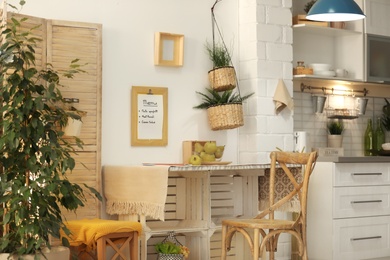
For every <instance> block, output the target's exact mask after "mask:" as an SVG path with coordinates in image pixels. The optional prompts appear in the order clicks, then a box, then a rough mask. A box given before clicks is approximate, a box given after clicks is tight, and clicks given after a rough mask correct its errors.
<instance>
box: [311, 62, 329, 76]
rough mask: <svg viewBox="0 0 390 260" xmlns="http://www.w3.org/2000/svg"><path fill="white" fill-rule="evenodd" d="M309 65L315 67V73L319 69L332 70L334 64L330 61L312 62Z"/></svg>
mask: <svg viewBox="0 0 390 260" xmlns="http://www.w3.org/2000/svg"><path fill="white" fill-rule="evenodd" d="M309 67H310V68H312V69H313V72H314V74H317V73H316V72H319V71H330V70H332V65H331V64H328V63H311V64H309Z"/></svg>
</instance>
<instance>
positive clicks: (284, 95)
mask: <svg viewBox="0 0 390 260" xmlns="http://www.w3.org/2000/svg"><path fill="white" fill-rule="evenodd" d="M274 103H275V113H276V114H279V113H280V112H281V111H282V110H283V109H284V108H285V107H288V109H290V110H291V111H292V110H293V109H294V101H293V100H292V98H291V96H290V93H289V92H288V90H287V88H286V85H285V84H284V81H283V80H282V79H279V82H278V85H277V87H276V90H275V94H274Z"/></svg>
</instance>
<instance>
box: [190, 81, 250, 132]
mask: <svg viewBox="0 0 390 260" xmlns="http://www.w3.org/2000/svg"><path fill="white" fill-rule="evenodd" d="M206 91H207V92H208V94H205V93H202V92H196V93H197V94H199V95H201V96H202V99H203V102H202V103H201V104H199V105H197V106H195V107H194V108H197V109H207V116H208V121H209V125H210V127H211V130H214V131H216V130H224V129H233V128H237V127H240V126H243V125H244V115H243V110H242V102H243V101H244V100H246V99H248V98H249V97H250V96H252V95H253V94H254V93H251V94H248V95H246V96H243V97H241V95H240V94H239V93H237V92H235V93H233V90H227V91H224V92H222V93H221V92H218V91H216V90H214V89H212V88H207V89H206Z"/></svg>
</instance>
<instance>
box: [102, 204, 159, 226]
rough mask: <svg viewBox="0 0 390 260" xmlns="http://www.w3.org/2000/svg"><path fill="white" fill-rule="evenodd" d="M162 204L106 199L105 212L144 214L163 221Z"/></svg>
mask: <svg viewBox="0 0 390 260" xmlns="http://www.w3.org/2000/svg"><path fill="white" fill-rule="evenodd" d="M164 206H165V205H160V204H157V203H150V202H142V201H139V202H138V201H137V202H135V201H110V200H108V201H107V204H106V212H107V213H108V214H110V215H114V214H119V215H145V216H148V217H151V218H153V219H159V220H162V221H164Z"/></svg>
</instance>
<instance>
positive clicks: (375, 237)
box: [351, 236, 382, 241]
mask: <svg viewBox="0 0 390 260" xmlns="http://www.w3.org/2000/svg"><path fill="white" fill-rule="evenodd" d="M379 238H382V236H374V237H357V238H351V241H359V240H368V239H379Z"/></svg>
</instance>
